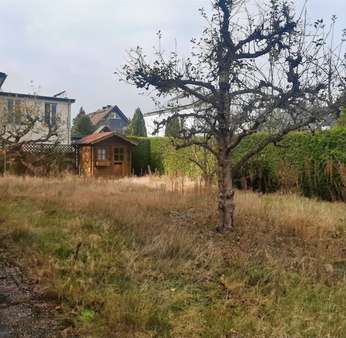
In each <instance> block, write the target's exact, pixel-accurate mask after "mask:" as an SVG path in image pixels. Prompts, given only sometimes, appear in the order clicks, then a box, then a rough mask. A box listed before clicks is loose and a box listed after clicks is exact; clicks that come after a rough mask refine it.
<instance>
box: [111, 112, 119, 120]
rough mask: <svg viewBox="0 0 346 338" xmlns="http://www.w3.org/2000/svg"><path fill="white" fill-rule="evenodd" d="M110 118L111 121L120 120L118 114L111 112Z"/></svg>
mask: <svg viewBox="0 0 346 338" xmlns="http://www.w3.org/2000/svg"><path fill="white" fill-rule="evenodd" d="M111 118H112V119H115V120H120V116H119V114H118V113H116V112H112V115H111Z"/></svg>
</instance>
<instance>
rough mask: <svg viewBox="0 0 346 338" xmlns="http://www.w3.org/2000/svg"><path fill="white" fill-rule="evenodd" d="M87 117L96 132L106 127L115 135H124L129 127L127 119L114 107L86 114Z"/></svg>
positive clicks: (106, 107) (105, 107) (109, 106)
mask: <svg viewBox="0 0 346 338" xmlns="http://www.w3.org/2000/svg"><path fill="white" fill-rule="evenodd" d="M88 116H89V117H90V120H91V123H92V124H93V125H94V127H95V129H96V130H102V129H103V128H104V127H108V128H109V129H110V130H111V131H113V132H116V133H117V134H124V132H125V130H126V128H127V126H128V125H129V119H128V118H127V117H126V115H125V114H124V113H123V112H122V111H121V110H120V108H119V107H118V106H116V105H115V106H111V105H108V106H104V107H102V109H98V110H97V111H95V112H93V113H90V114H88Z"/></svg>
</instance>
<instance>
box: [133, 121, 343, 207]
mask: <svg viewBox="0 0 346 338" xmlns="http://www.w3.org/2000/svg"><path fill="white" fill-rule="evenodd" d="M265 136H266V134H265V133H257V134H255V135H252V136H251V137H248V138H246V139H244V140H243V141H242V142H241V144H240V145H239V146H238V148H237V149H236V151H235V154H234V156H235V159H239V158H240V157H241V156H242V154H244V153H245V152H246V151H247V149H249V148H250V147H251V146H252V145H253V144H256V143H258V142H260V140H261V139H263V138H264V137H265ZM132 139H133V138H132ZM137 139H138V138H137ZM192 154H193V155H194V156H197V157H198V158H200V159H201V158H202V156H203V154H202V151H201V150H198V149H197V150H196V148H192V147H189V148H185V149H181V150H178V151H177V150H175V149H174V148H173V146H172V145H171V143H170V140H169V138H166V137H151V138H142V139H140V144H139V146H138V147H137V149H136V150H135V151H134V155H133V159H134V160H133V166H134V171H135V173H136V174H141V173H145V172H147V167H148V166H150V168H151V171H152V172H159V173H160V174H177V173H178V174H181V175H187V176H190V177H196V176H201V174H202V172H201V170H200V168H199V167H198V166H197V165H195V164H194V163H192V162H191V161H190V157H191V156H192ZM208 160H209V161H210V159H208ZM234 182H235V184H236V186H237V187H238V188H245V189H247V188H252V189H253V190H258V191H261V192H273V191H277V190H279V189H281V190H284V191H295V192H297V191H298V192H301V193H303V194H304V195H305V196H308V197H311V196H317V197H320V198H323V199H326V200H346V128H344V127H336V128H333V129H330V130H326V131H319V132H315V133H311V132H293V133H290V134H289V135H287V136H286V137H285V138H284V139H283V140H282V141H281V142H280V143H279V144H277V145H269V146H268V147H267V148H266V149H265V150H263V151H262V152H261V153H259V154H258V155H256V156H255V157H253V158H252V160H251V161H249V162H248V163H247V164H246V165H245V166H244V168H242V170H241V172H240V173H239V175H237V177H235V178H234Z"/></svg>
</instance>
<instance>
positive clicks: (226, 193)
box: [217, 151, 235, 232]
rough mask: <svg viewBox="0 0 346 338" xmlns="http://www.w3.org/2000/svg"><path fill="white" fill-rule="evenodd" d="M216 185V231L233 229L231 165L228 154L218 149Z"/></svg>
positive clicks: (233, 207) (233, 206)
mask: <svg viewBox="0 0 346 338" xmlns="http://www.w3.org/2000/svg"><path fill="white" fill-rule="evenodd" d="M218 186H219V203H218V209H219V210H218V212H219V224H218V227H217V231H218V232H225V231H229V230H232V229H233V225H234V209H235V205H234V190H233V183H232V165H231V160H230V158H229V156H228V154H227V153H226V152H224V151H220V154H219V158H218Z"/></svg>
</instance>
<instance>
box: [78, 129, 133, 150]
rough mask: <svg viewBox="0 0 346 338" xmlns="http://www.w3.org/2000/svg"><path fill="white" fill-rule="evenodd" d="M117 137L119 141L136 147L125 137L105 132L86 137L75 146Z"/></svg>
mask: <svg viewBox="0 0 346 338" xmlns="http://www.w3.org/2000/svg"><path fill="white" fill-rule="evenodd" d="M113 136H115V137H118V138H119V139H121V140H123V141H125V142H127V143H129V144H131V145H133V146H135V145H137V144H136V143H134V142H132V141H130V140H129V139H127V138H126V137H124V136H122V135H119V134H117V133H113V132H111V131H107V132H101V133H98V134H91V135H88V136H85V137H83V138H82V139H81V140H79V141H77V142H76V144H80V145H87V144H95V143H98V142H101V141H104V140H107V139H109V138H111V137H113Z"/></svg>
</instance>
